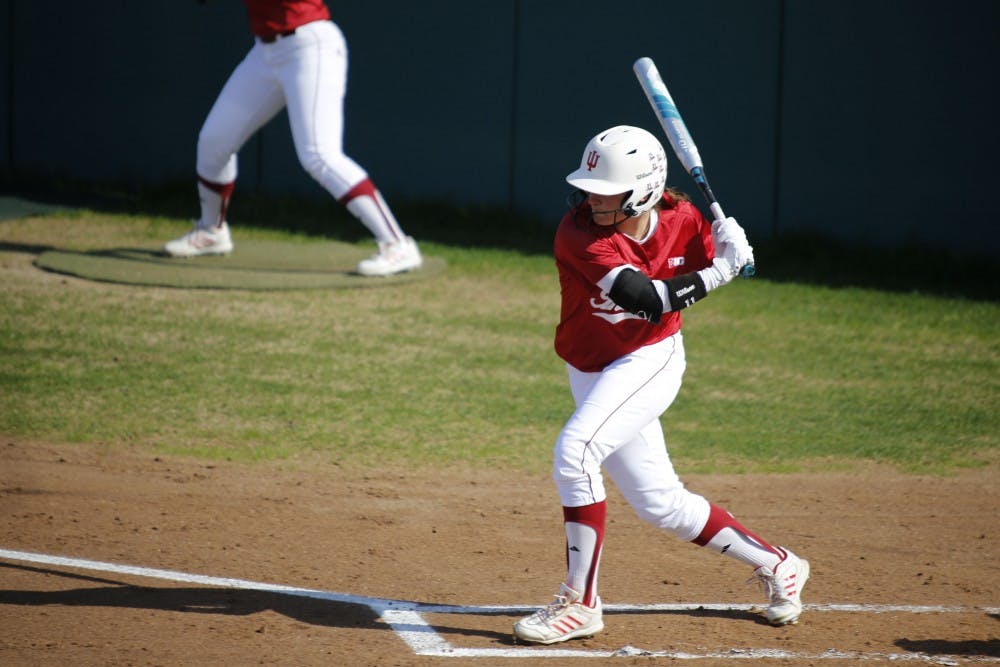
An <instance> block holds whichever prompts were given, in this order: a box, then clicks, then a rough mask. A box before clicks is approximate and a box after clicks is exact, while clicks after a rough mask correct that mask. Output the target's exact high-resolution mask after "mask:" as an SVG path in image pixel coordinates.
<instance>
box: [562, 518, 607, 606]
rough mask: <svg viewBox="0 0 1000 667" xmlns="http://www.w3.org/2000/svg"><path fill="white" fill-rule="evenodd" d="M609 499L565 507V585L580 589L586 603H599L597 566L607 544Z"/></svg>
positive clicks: (588, 604)
mask: <svg viewBox="0 0 1000 667" xmlns="http://www.w3.org/2000/svg"><path fill="white" fill-rule="evenodd" d="M607 508H608V506H607V503H606V502H605V501H603V500H602V501H601V502H599V503H594V504H593V505H584V506H583V507H563V520H564V521H565V524H564V525H565V528H566V585H567V586H569V587H570V588H572V589H573V590H575V591H577V592H579V593H581V594H582V595H583V598H582V599H581V600H580V601H581V602H582V603H583V604H584V605H586V606H588V607H593V606H594V605H595V604H597V569H598V567H599V566H600V563H601V549H602V548H603V547H604V523H605V520H606V518H607Z"/></svg>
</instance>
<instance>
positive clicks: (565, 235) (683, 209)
mask: <svg viewBox="0 0 1000 667" xmlns="http://www.w3.org/2000/svg"><path fill="white" fill-rule="evenodd" d="M714 256H715V246H714V244H713V243H712V227H711V224H710V223H709V222H708V221H707V220H705V218H704V216H702V214H701V212H700V211H699V210H698V209H697V208H696V207H695V206H694V204H692V203H691V202H687V201H675V200H674V199H673V198H671V197H670V196H669V195H668V194H666V193H664V195H663V202H662V204H661V210H660V211H659V215H658V216H656V219H655V221H653V223H652V225H651V229H650V230H649V231H648V232H647V233H646V239H645V240H644V241H643V242H642V243H640V242H639V241H636V240H635V239H632V238H630V237H628V236H626V235H625V234H622V233H620V232H618V231H617V229H616V228H615V227H602V226H600V225H596V224H594V222H593V221H592V220H591V218H590V205H589V204H587V203H583V204H581V205H580V206H579V207H578V208H574V209H572V210H570V211H569V212H568V213H567V214H566V215H565V216H564V217H563V219H562V222H560V223H559V228H558V229H557V230H556V238H555V258H556V267H558V269H559V286H560V289H561V291H562V312H561V314H560V321H559V325H558V326H557V327H556V339H555V348H556V354H558V355H559V356H560V357H562V359H563V360H565V361H566V362H567V363H569V364H570V365H571V366H573V367H574V368H576V369H577V370H580V371H584V372H586V373H592V372H598V371H600V370H602V369H603V368H604V367H605V366H607V365H608V364H610V363H611V362H612V361H614V360H615V359H618V358H620V357H622V356H624V355H626V354H628V353H630V352H634V351H635V350H637V349H639V348H640V347H643V346H645V345H650V344H652V343H656V342H659V341H661V340H663V339H665V338H667V337H668V336H672V335H674V334H675V333H677V332H678V331H680V328H681V314H680V313H679V312H665V313H664V314H663V318H662V320H661V321H660V323H659V324H653V323H651V322H650V321H648V320H646V319H645V318H642V317H640V316H639V315H633V314H632V313H630V312H628V311H626V310H623V309H622V308H619V307H618V306H617V305H615V303H614V302H613V301H612V300H611V297H609V296H608V293H607V292H605V291H604V290H602V289H601V288H600V287H599V286H598V285H597V283H598V282H599V281H600V280H601V278H603V277H604V276H606V275H607V274H608V272H609V271H611V270H612V269H615V268H617V267H619V266H623V265H627V266H632V267H634V268H635V269H638V270H639V271H642V272H643V273H645V274H646V275H647V276H649V277H650V278H652V279H653V280H663V279H666V278H672V277H674V276H678V275H681V274H685V273H692V272H694V271H699V270H701V269H704V268H705V267H707V266H708V265H710V264H711V263H712V258H713V257H714Z"/></svg>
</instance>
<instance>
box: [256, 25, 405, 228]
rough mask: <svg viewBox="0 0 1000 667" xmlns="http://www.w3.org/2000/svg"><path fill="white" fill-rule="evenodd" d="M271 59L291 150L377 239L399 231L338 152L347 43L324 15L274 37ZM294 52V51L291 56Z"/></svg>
mask: <svg viewBox="0 0 1000 667" xmlns="http://www.w3.org/2000/svg"><path fill="white" fill-rule="evenodd" d="M268 56H269V57H272V56H273V61H272V65H273V67H274V71H275V72H277V74H278V76H279V78H280V79H281V82H282V85H283V86H284V90H285V97H286V99H287V105H288V119H289V123H290V124H291V128H292V137H293V139H294V141H295V150H296V152H297V154H298V156H299V160H300V162H301V163H302V166H303V167H304V168H305V170H306V171H307V172H309V174H310V175H311V176H312V177H313V178H314V179H316V181H318V182H319V183H320V185H322V186H323V187H324V188H325V189H326V190H327V191H328V192H329V193H330V194H332V195H333V196H334V197H335V198H336V199H337V200H338V201H340V202H342V203H343V204H345V205H346V206H347V209H348V210H349V211H350V212H351V213H352V214H353V215H354V216H355V217H357V218H358V219H359V220H360V221H361V222H362V223H363V224H364V225H365V227H367V228H368V230H369V231H370V232H371V233H372V235H373V236H374V237H375V239H376V240H377V241H379V242H381V243H394V242H398V241H401V240H402V239H403V238H404V237H405V234H404V233H403V231H402V230H401V229H400V227H399V223H398V222H397V221H396V218H395V216H394V215H393V214H392V211H391V210H390V209H389V206H388V205H387V204H386V203H385V200H384V199H383V198H382V195H381V194H380V193H379V191H378V189H377V188H375V186H374V184H372V183H371V181H370V179H369V178H368V174H367V173H366V172H365V170H364V169H362V168H361V166H360V165H358V164H357V163H356V162H355V161H354V160H352V159H351V158H350V157H348V156H347V155H345V154H344V151H343V133H344V95H345V92H346V88H347V45H346V43H345V41H344V37H343V35H342V34H341V32H340V29H339V28H338V27H337V26H336V25H335V24H333V23H331V22H329V21H319V22H316V23H311V24H309V25H306V26H304V27H302V28H300V29H299V30H298V31H297V32H296V34H295V37H294V38H293V39H288V40H282V41H279V42H278V43H276V44H275V45H274V47H273V50H272V52H269V53H268ZM293 56H294V57H293Z"/></svg>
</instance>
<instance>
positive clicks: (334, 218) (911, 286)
mask: <svg viewBox="0 0 1000 667" xmlns="http://www.w3.org/2000/svg"><path fill="white" fill-rule="evenodd" d="M0 192H7V193H9V194H12V195H18V196H23V197H26V198H29V199H32V200H34V201H38V202H44V203H47V204H51V205H57V206H63V207H72V208H88V209H90V210H94V211H101V212H108V213H120V214H129V215H145V216H157V217H167V218H179V219H191V218H192V217H194V216H196V215H197V206H198V202H197V194H196V191H195V188H194V187H193V186H191V184H189V183H175V184H170V185H165V186H162V187H157V188H140V189H127V188H112V187H108V186H93V185H88V186H81V185H67V184H62V183H59V184H52V183H43V184H40V183H37V182H23V183H16V184H11V183H6V184H0ZM392 207H393V210H394V212H395V213H396V216H397V217H398V218H399V220H400V222H401V224H402V226H403V228H404V229H405V230H406V231H407V233H409V234H411V235H412V236H413V237H414V238H416V239H417V240H418V241H431V242H435V243H439V244H442V245H448V246H454V247H467V248H498V249H504V250H513V251H517V252H521V253H525V254H539V255H551V253H552V237H553V234H554V231H555V225H556V222H557V221H555V220H541V219H535V218H529V217H524V216H519V215H515V214H512V213H511V212H509V211H506V210H504V209H502V208H499V207H495V208H488V207H473V206H459V205H455V204H450V203H447V202H434V201H427V202H412V201H393V202H392ZM230 213H231V216H232V218H233V219H235V220H238V224H239V225H241V226H248V227H257V228H267V229H283V230H287V231H290V232H296V233H302V234H307V235H312V236H317V237H320V238H327V239H333V240H337V241H344V242H347V243H354V242H357V241H360V240H365V239H369V238H370V235H369V233H368V231H367V230H366V229H365V228H364V227H363V226H362V225H360V224H359V223H358V222H357V221H356V220H355V219H354V218H353V217H351V216H350V214H349V213H348V212H347V211H346V209H344V207H342V206H341V205H339V204H337V203H336V202H334V201H333V200H332V199H331V198H329V197H311V196H301V197H291V196H287V195H275V194H271V193H266V192H260V191H253V190H237V193H236V196H235V197H234V199H233V203H232V206H231V207H230ZM753 242H754V251H755V254H756V257H757V266H758V273H757V275H758V276H759V277H760V278H761V279H764V280H772V281H776V282H796V283H805V284H812V285H821V286H827V287H834V288H843V287H859V288H869V289H879V290H885V291H891V292H901V293H911V292H917V293H922V294H929V295H935V296H942V297H949V298H965V299H974V300H986V301H996V300H1000V260H998V259H996V258H994V257H992V256H988V255H985V254H976V253H975V252H974V251H972V252H969V253H956V252H947V251H941V250H938V249H934V248H926V247H919V246H907V247H897V248H877V247H863V246H856V245H849V244H845V243H841V242H838V241H835V240H832V239H829V238H825V237H823V236H820V235H818V234H804V233H796V234H782V235H780V236H775V237H770V238H767V239H753Z"/></svg>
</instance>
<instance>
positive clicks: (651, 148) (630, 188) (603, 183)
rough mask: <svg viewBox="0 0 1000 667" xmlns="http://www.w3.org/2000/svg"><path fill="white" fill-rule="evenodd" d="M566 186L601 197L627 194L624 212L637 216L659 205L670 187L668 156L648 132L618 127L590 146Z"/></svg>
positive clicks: (568, 178) (592, 140)
mask: <svg viewBox="0 0 1000 667" xmlns="http://www.w3.org/2000/svg"><path fill="white" fill-rule="evenodd" d="M566 182H567V183H569V184H570V185H572V186H573V187H575V188H579V189H580V190H583V191H584V192H593V193H594V194H598V195H613V194H618V193H619V192H625V193H628V195H627V196H626V197H625V200H624V201H623V202H622V204H621V207H622V211H623V212H624V213H625V214H626V215H628V216H636V215H639V214H640V213H642V212H643V211H648V210H649V209H651V208H653V206H655V205H656V203H657V202H658V201H660V196H661V195H662V194H663V189H664V188H665V187H666V185H667V155H666V153H664V151H663V145H662V144H661V143H660V142H659V141H658V140H657V139H656V137H654V136H653V135H652V134H650V133H649V132H647V131H646V130H644V129H642V128H641V127H632V126H630V125H617V126H615V127H612V128H610V129H607V130H604V131H603V132H601V133H599V134H598V135H597V136H595V137H594V138H593V139H591V140H590V141H589V142H588V143H587V147H586V148H584V149H583V158H582V159H581V160H580V168H579V169H577V170H576V171H574V172H573V173H571V174H569V175H568V176H567V177H566Z"/></svg>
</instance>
